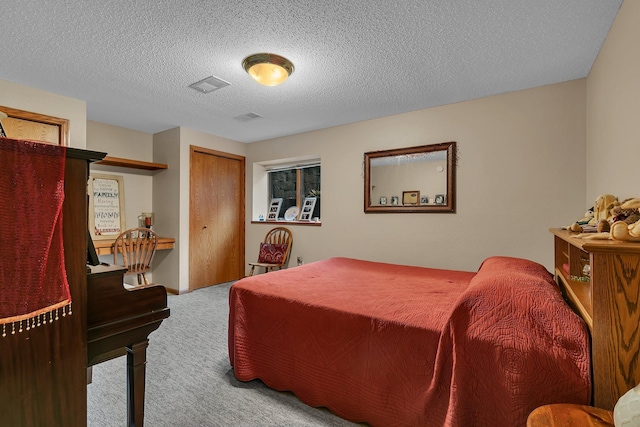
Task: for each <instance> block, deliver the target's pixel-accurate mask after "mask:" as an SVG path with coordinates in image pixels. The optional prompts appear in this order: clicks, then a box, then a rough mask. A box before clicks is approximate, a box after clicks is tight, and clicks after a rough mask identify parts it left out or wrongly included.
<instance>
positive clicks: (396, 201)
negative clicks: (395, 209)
mask: <svg viewBox="0 0 640 427" xmlns="http://www.w3.org/2000/svg"><path fill="white" fill-rule="evenodd" d="M391 204H392V205H396V206H397V205H398V196H391Z"/></svg>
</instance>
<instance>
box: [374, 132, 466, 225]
mask: <svg viewBox="0 0 640 427" xmlns="http://www.w3.org/2000/svg"><path fill="white" fill-rule="evenodd" d="M455 184H456V143H455V142H443V143H440V144H432V145H422V146H418V147H408V148H397V149H392V150H383V151H371V152H368V153H364V211H365V213H402V212H408V213H410V212H424V213H455V211H456V185H455Z"/></svg>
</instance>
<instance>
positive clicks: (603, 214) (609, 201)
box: [589, 194, 619, 225]
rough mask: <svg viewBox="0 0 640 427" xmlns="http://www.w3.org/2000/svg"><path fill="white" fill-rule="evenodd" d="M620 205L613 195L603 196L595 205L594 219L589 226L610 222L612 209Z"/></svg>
mask: <svg viewBox="0 0 640 427" xmlns="http://www.w3.org/2000/svg"><path fill="white" fill-rule="evenodd" d="M617 205H619V202H618V198H617V197H616V196H614V195H612V194H603V195H601V196H599V197H598V198H597V199H596V203H595V205H593V218H591V220H589V225H598V223H599V222H600V221H602V220H609V219H610V217H611V209H613V208H614V207H615V206H617Z"/></svg>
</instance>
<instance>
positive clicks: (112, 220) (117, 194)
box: [89, 175, 126, 240]
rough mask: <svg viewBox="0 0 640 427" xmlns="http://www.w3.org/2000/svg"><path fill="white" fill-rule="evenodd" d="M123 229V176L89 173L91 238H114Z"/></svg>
mask: <svg viewBox="0 0 640 427" xmlns="http://www.w3.org/2000/svg"><path fill="white" fill-rule="evenodd" d="M125 229H126V228H125V216H124V181H123V178H122V177H121V176H116V175H89V232H90V233H91V238H92V239H94V240H107V239H115V238H116V237H118V235H119V234H120V233H122V232H123V231H124V230H125Z"/></svg>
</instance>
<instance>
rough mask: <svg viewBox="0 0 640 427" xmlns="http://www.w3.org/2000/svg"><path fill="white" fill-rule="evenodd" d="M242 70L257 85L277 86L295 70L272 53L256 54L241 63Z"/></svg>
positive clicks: (285, 60)
mask: <svg viewBox="0 0 640 427" xmlns="http://www.w3.org/2000/svg"><path fill="white" fill-rule="evenodd" d="M242 68H244V70H245V71H246V72H247V73H248V74H249V75H250V76H251V77H252V78H253V79H254V80H255V81H257V82H258V83H260V84H261V85H265V86H277V85H279V84H280V83H282V82H284V81H285V80H287V78H288V77H289V76H290V75H291V74H292V73H293V70H294V69H295V68H294V67H293V64H292V63H291V61H289V60H288V59H287V58H283V57H282V56H279V55H274V54H273V53H256V54H253V55H249V56H247V57H246V58H244V60H243V61H242Z"/></svg>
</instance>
